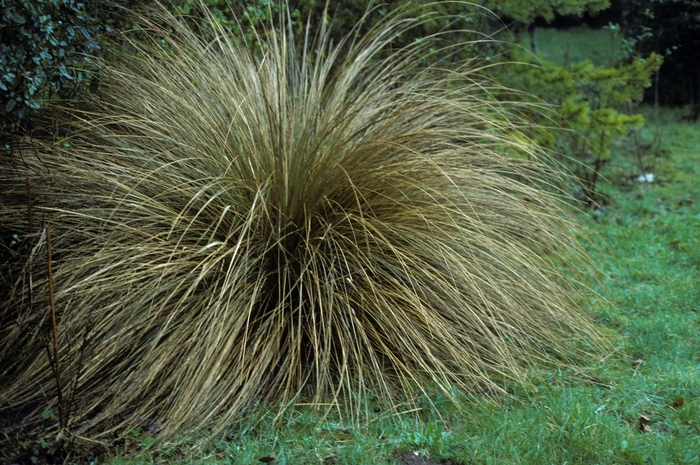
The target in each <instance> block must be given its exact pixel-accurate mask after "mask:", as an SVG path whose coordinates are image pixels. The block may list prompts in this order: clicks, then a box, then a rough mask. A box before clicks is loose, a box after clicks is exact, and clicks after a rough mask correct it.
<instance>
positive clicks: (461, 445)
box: [110, 33, 700, 464]
mask: <svg viewBox="0 0 700 465" xmlns="http://www.w3.org/2000/svg"><path fill="white" fill-rule="evenodd" d="M606 34H607V33H606ZM584 40H585V39H584ZM540 41H541V42H540V45H541V47H543V48H544V47H545V45H546V44H545V43H544V40H543V37H542V36H540ZM559 43H561V41H559ZM681 115H682V111H681V110H670V109H665V110H663V111H662V112H661V121H660V123H661V126H660V129H661V130H662V134H663V139H662V141H663V146H662V148H663V151H662V152H661V153H660V154H659V156H658V157H655V156H654V154H651V153H649V154H647V155H646V157H645V163H646V165H647V166H648V167H650V168H649V171H653V172H654V174H655V178H654V182H652V183H639V182H637V181H636V179H635V178H636V176H637V174H638V170H637V166H636V164H635V163H634V159H635V155H634V142H633V140H632V138H630V139H627V140H622V141H619V142H618V143H617V145H616V147H615V151H614V152H615V153H614V156H613V159H612V162H611V164H610V165H609V166H607V167H606V171H605V175H606V179H605V180H604V182H603V183H602V184H601V186H600V189H601V191H602V192H603V193H604V194H605V195H606V200H607V202H606V205H605V208H604V209H603V210H602V212H601V213H600V214H599V215H595V216H594V215H592V214H590V213H582V215H591V218H592V220H591V222H590V226H589V228H590V230H591V231H592V232H595V233H596V234H599V237H600V238H601V239H602V241H603V242H604V243H605V246H604V247H602V248H595V247H592V250H591V254H592V255H593V257H594V259H595V261H596V262H597V263H598V264H599V266H600V267H601V269H602V270H603V272H604V275H605V279H604V281H605V283H604V284H605V285H606V295H607V296H608V298H609V303H606V302H604V301H602V300H601V301H599V302H598V303H596V302H593V306H592V308H590V309H589V311H590V312H591V313H592V314H594V316H595V317H596V321H597V323H598V324H599V325H600V326H601V327H603V328H606V329H607V330H608V331H609V332H611V333H613V334H616V335H617V336H618V338H617V351H616V352H615V353H614V354H612V355H611V356H609V357H608V358H606V359H605V360H601V361H599V362H597V363H595V364H592V365H590V366H588V367H585V368H584V369H582V370H580V371H578V372H574V371H571V370H562V371H557V370H549V371H546V372H543V373H539V374H538V375H537V378H536V381H535V384H534V387H531V388H520V389H518V388H515V389H514V392H513V393H512V394H513V395H512V396H510V397H500V398H497V399H495V400H496V402H495V403H492V404H488V403H486V404H484V403H483V402H475V401H474V399H470V398H467V397H464V402H463V404H462V406H463V409H462V410H459V411H458V410H457V409H456V408H455V407H454V406H453V404H451V403H450V402H448V401H447V400H446V399H444V398H443V397H440V396H437V397H435V398H432V402H430V401H428V400H427V398H422V399H420V400H419V401H418V404H417V405H418V408H419V409H418V410H413V411H401V410H400V409H397V410H396V411H380V410H377V411H375V412H373V413H372V414H371V415H370V421H369V422H367V423H362V424H359V425H355V427H353V425H351V424H347V423H346V422H344V421H343V418H341V416H340V415H339V414H338V412H336V411H331V413H330V414H329V415H328V416H327V417H326V416H324V413H325V412H324V411H323V410H318V409H316V408H313V407H306V406H298V407H296V408H294V409H292V410H290V411H289V412H287V414H286V417H285V418H284V419H283V420H282V421H281V422H280V423H279V425H278V426H276V427H273V417H274V415H275V410H274V409H270V414H269V415H268V416H267V417H266V419H264V420H263V421H260V422H256V421H254V419H253V417H250V418H248V417H246V418H241V419H240V420H239V421H238V422H237V423H236V424H232V425H231V435H230V436H229V440H227V441H221V442H212V443H208V444H207V445H206V446H204V447H202V448H200V449H199V450H198V451H197V452H196V453H185V454H184V455H182V453H181V451H179V450H176V449H173V450H168V449H159V450H153V451H148V450H147V451H146V454H147V455H146V456H147V457H150V458H149V459H148V460H153V461H157V460H161V459H167V460H168V461H174V462H181V463H241V464H244V463H257V462H258V460H259V459H261V458H265V457H268V458H274V459H275V461H274V462H273V463H292V464H296V463H334V464H376V463H395V461H396V458H395V451H397V450H402V451H411V452H417V453H419V454H423V455H425V456H429V457H430V458H431V459H433V460H438V459H440V458H443V459H450V460H452V461H453V462H454V463H458V464H515V463H518V464H521V463H522V464H549V463H557V464H563V463H569V464H573V463H586V464H588V463H590V464H595V463H599V464H613V463H616V464H629V463H650V464H664V463H678V464H698V463H700V337H699V331H700V289H699V286H700V280H699V279H698V278H699V277H700V272H699V269H700V268H699V267H700V247H698V246H699V245H700V244H699V241H700V183H698V182H697V180H698V177H699V175H700V165H699V163H700V130H698V126H697V125H696V124H692V123H687V122H683V121H682V120H681ZM651 119H652V118H651V112H650V111H649V112H648V114H647V120H648V121H651ZM641 137H642V139H643V140H647V141H648V140H651V139H652V129H651V127H650V126H649V127H648V128H647V129H645V130H644V131H642V132H641ZM601 291H602V290H601ZM610 304H612V305H610ZM681 404H682V405H681ZM407 409H408V407H407ZM202 434H204V433H202ZM139 435H140V432H139V431H134V436H135V437H134V443H138V442H139V441H140V440H143V437H140V436H139ZM194 439H196V438H193V440H194ZM142 461H144V458H143V457H141V458H128V457H123V456H122V457H117V458H113V459H112V460H111V462H110V463H113V464H125V463H140V462H142Z"/></svg>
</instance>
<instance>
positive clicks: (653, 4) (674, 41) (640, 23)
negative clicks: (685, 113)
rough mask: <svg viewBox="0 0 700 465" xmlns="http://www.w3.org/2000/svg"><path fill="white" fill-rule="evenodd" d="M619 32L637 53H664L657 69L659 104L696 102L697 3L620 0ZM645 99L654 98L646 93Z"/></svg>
mask: <svg viewBox="0 0 700 465" xmlns="http://www.w3.org/2000/svg"><path fill="white" fill-rule="evenodd" d="M619 4H620V7H621V9H623V11H624V16H623V18H624V22H623V24H622V25H621V27H622V29H623V32H624V33H625V35H627V36H628V37H631V38H633V39H634V40H635V43H634V50H635V52H636V53H638V54H640V55H648V54H649V53H651V52H656V53H659V54H662V55H665V59H664V66H663V68H662V69H661V71H660V73H659V85H658V98H659V100H660V102H661V103H663V104H674V105H679V104H685V103H692V104H696V105H697V104H698V103H699V102H700V3H698V2H697V1H694V0H671V1H663V2H660V1H654V0H621V1H619ZM647 98H648V99H649V100H653V99H654V94H653V93H648V94H647Z"/></svg>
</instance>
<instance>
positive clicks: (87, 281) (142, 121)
mask: <svg viewBox="0 0 700 465" xmlns="http://www.w3.org/2000/svg"><path fill="white" fill-rule="evenodd" d="M163 20H165V21H167V22H168V23H169V28H170V30H169V31H168V32H166V31H165V30H161V29H158V28H157V27H156V26H154V25H153V24H149V23H147V21H146V20H142V24H144V25H145V26H144V28H145V29H144V30H147V31H149V30H150V32H149V33H148V34H149V35H150V37H151V40H149V41H142V42H140V43H138V44H132V45H131V47H132V51H131V52H129V53H128V54H126V55H125V56H123V57H122V58H118V59H117V60H116V63H112V64H111V65H109V66H107V68H106V72H105V78H104V79H103V80H102V83H101V90H100V95H99V98H96V99H95V101H94V102H93V104H92V110H90V111H76V110H73V111H68V110H66V111H65V112H64V113H63V114H64V116H65V118H64V119H65V121H61V122H60V124H61V125H70V131H71V137H70V138H69V139H68V140H67V141H61V142H60V143H58V144H55V145H54V146H52V147H48V146H47V147H45V149H44V150H42V151H41V153H40V154H39V155H37V156H34V155H29V154H25V156H24V157H23V158H22V159H21V160H20V161H17V160H15V162H14V164H13V167H12V168H11V169H10V168H6V167H3V168H2V177H3V179H2V180H0V181H1V182H0V185H1V186H2V187H0V189H2V195H3V196H4V197H3V198H5V199H8V201H7V202H5V203H4V205H6V206H7V208H6V209H5V210H4V211H3V215H4V216H3V218H2V221H4V222H5V225H6V227H10V228H16V230H18V231H26V221H27V220H26V203H25V202H23V201H22V200H23V197H22V192H24V191H23V189H24V182H25V178H27V177H29V178H31V179H32V185H33V186H34V187H33V188H34V192H33V206H34V218H35V223H37V224H38V223H39V221H40V220H43V221H45V223H44V224H45V226H50V227H51V228H52V239H53V240H52V249H53V254H54V259H53V260H52V262H53V263H52V265H53V271H54V281H55V301H56V306H57V312H58V315H59V318H58V334H59V347H58V348H59V353H60V357H61V359H60V360H61V372H62V374H63V378H64V379H63V386H64V391H66V392H67V391H69V390H70V389H76V394H75V401H76V402H75V406H74V408H73V411H74V412H75V415H74V418H75V422H74V424H73V426H74V428H75V429H76V430H77V431H78V432H82V434H93V435H94V434H96V432H98V431H109V430H116V431H123V430H124V428H129V427H133V426H134V425H136V424H138V423H139V422H141V421H143V420H144V419H150V420H152V421H154V423H155V424H156V425H157V426H158V428H159V432H160V433H159V434H160V435H161V436H160V437H162V438H166V439H172V438H173V433H174V432H185V431H188V429H190V428H198V427H204V428H209V427H211V428H214V430H215V431H220V429H218V428H222V427H225V425H226V424H227V423H230V421H231V420H232V419H233V418H234V417H235V416H236V415H238V414H239V413H240V412H242V411H243V410H245V409H247V408H250V407H253V406H254V405H256V404H255V403H256V402H265V401H272V402H283V403H284V402H287V401H294V400H295V399H300V398H304V399H306V400H305V401H306V402H326V403H327V402H328V401H329V399H335V400H336V401H337V402H338V403H339V404H344V405H349V406H350V407H352V409H353V410H354V411H355V412H356V413H359V412H360V411H361V410H359V409H360V408H361V407H362V405H363V404H362V403H361V402H359V403H358V401H357V399H362V398H364V396H365V395H366V394H367V393H372V394H373V395H374V396H375V397H376V398H378V399H379V400H380V401H383V402H385V403H386V404H385V405H391V404H398V403H401V402H405V401H406V400H407V399H408V398H409V397H411V396H412V395H413V393H414V392H415V391H414V390H415V389H423V388H429V389H432V388H433V387H435V386H437V387H441V388H443V389H445V390H446V392H450V389H451V388H452V387H454V386H456V387H458V388H460V389H477V390H479V389H488V390H493V389H500V388H501V386H502V383H503V382H504V381H507V380H508V379H516V378H521V377H522V375H523V374H524V373H525V372H526V371H527V368H528V366H529V365H531V364H532V363H533V362H538V363H539V362H542V361H547V360H550V361H551V360H553V357H555V358H558V359H561V360H567V357H569V356H572V355H577V354H578V353H579V350H580V347H581V346H580V345H579V343H580V342H581V341H582V340H583V339H587V338H588V339H592V340H594V341H595V340H596V339H597V338H598V336H597V335H596V331H595V330H594V329H593V327H592V326H591V324H590V323H589V322H588V320H587V319H586V317H585V316H583V315H582V312H581V310H580V309H579V308H578V307H577V306H576V304H575V303H574V302H573V299H572V298H571V296H572V295H574V294H572V292H573V289H572V286H570V285H569V284H567V283H566V279H565V278H564V277H563V276H562V275H561V270H563V269H565V266H566V263H570V264H571V263H573V264H579V265H580V263H581V261H582V258H583V257H584V255H583V254H582V252H581V250H580V247H579V246H577V245H576V241H575V238H574V232H573V228H572V224H571V223H569V222H568V220H566V219H565V218H566V215H565V214H564V213H563V212H565V210H566V206H565V203H564V202H563V201H562V200H561V199H560V197H559V196H558V194H557V191H556V189H554V187H552V186H554V185H555V184H556V183H557V182H558V180H556V179H555V177H553V176H554V172H553V171H552V170H550V169H548V168H547V167H546V165H545V164H544V163H543V162H541V161H539V156H538V154H537V151H536V150H535V148H534V147H532V146H531V145H529V144H528V143H526V142H521V141H523V140H525V138H524V137H522V136H521V134H520V133H521V131H519V129H518V124H517V123H515V122H514V121H517V117H516V116H515V110H516V108H515V107H514V106H513V104H509V103H500V104H496V103H495V102H496V100H495V99H494V97H493V96H494V95H496V94H497V93H498V89H497V88H496V87H495V86H493V85H491V84H488V85H485V84H484V82H485V81H483V80H481V81H480V80H479V79H477V74H476V71H475V70H471V69H470V68H468V67H466V66H465V67H464V68H463V69H459V70H457V71H455V70H453V71H449V72H448V71H445V70H443V69H440V67H439V64H438V65H433V66H429V67H424V68H420V66H421V56H422V55H423V54H424V53H425V52H426V49H425V46H424V45H422V44H416V45H415V46H414V47H412V48H409V49H408V50H404V51H400V52H396V51H394V52H390V53H387V52H386V49H387V46H388V45H389V44H390V42H391V40H392V37H394V36H395V35H396V34H398V33H400V32H401V31H402V30H405V29H407V28H411V27H413V26H414V25H415V24H416V23H417V21H420V20H421V19H419V20H414V21H411V20H407V19H405V18H403V19H402V17H396V18H393V19H391V20H388V21H386V22H383V23H381V24H380V26H378V27H377V28H375V29H374V30H373V31H372V32H371V33H370V35H369V36H367V37H365V38H364V39H356V40H354V41H348V42H347V43H345V44H339V45H337V46H331V45H330V44H328V43H326V42H324V41H323V40H322V39H320V40H316V41H315V42H314V41H312V40H311V39H310V38H309V40H308V42H309V43H311V42H313V45H307V46H306V47H304V46H301V45H299V44H297V45H294V44H291V43H290V41H289V40H288V39H287V38H285V37H274V35H272V37H271V38H270V39H268V42H267V45H263V47H262V51H260V50H258V51H257V52H255V53H250V52H249V51H248V49H242V48H236V47H235V46H233V45H231V44H230V42H229V41H227V40H226V38H225V36H224V35H223V34H222V31H217V30H216V28H215V27H214V26H211V28H212V31H213V32H216V33H218V34H219V38H218V39H216V40H213V41H210V42H205V41H203V40H202V39H201V38H200V37H199V36H197V35H195V34H194V33H192V32H190V31H188V30H187V29H186V28H184V27H183V26H179V25H178V24H177V23H176V22H174V20H170V19H168V18H167V17H166V16H165V15H164V14H161V18H160V21H163ZM149 27H150V28H152V29H148V28H149ZM519 141H520V142H519ZM64 142H67V143H64ZM10 197H11V198H12V201H11V202H10V201H9V199H10ZM36 229H37V230H38V231H39V226H36ZM29 239H30V240H31V241H32V242H31V243H32V244H33V245H34V250H33V252H32V255H31V259H30V260H28V261H27V262H26V265H25V269H24V273H23V274H22V276H21V277H20V278H19V279H18V280H17V282H16V285H15V287H14V288H13V289H12V291H11V294H12V296H11V298H10V299H8V301H7V302H2V303H0V305H2V307H1V309H2V312H3V314H4V315H5V317H4V318H3V320H4V321H5V327H3V328H2V332H1V333H0V336H1V337H2V339H3V340H2V346H1V348H0V350H3V351H4V352H2V364H1V365H0V367H1V368H0V370H2V373H0V378H1V379H3V381H4V384H3V386H2V392H1V393H0V395H1V396H4V398H5V399H7V398H10V399H12V402H13V405H17V404H24V403H28V405H34V406H36V412H41V411H42V410H44V409H45V408H47V404H46V402H48V403H49V407H52V408H53V409H55V408H56V400H55V394H56V387H55V385H56V383H55V380H54V379H53V372H52V368H51V365H50V364H49V360H48V357H47V355H46V354H47V353H46V349H45V347H44V343H49V344H50V343H51V339H50V338H51V336H50V334H51V333H50V331H45V330H46V329H47V325H48V321H49V317H50V316H49V315H50V312H49V310H48V303H47V302H48V300H47V297H46V296H47V290H46V289H47V286H46V278H45V277H46V273H45V268H44V266H45V262H46V250H45V246H46V242H45V234H43V233H42V232H41V231H39V232H35V233H34V234H33V235H31V236H29ZM30 277H31V280H30ZM8 320H12V321H11V322H8ZM42 334H43V336H42ZM42 341H43V342H42ZM18 347H21V350H18V349H17V348H18ZM569 360H570V359H569ZM10 375H11V380H10V381H8V379H9V378H8V376H10ZM76 379H77V381H75V384H73V381H74V380H76ZM76 386H77V387H76ZM4 405H5V406H7V404H4Z"/></svg>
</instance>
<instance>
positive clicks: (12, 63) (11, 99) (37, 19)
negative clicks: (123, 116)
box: [0, 0, 102, 121]
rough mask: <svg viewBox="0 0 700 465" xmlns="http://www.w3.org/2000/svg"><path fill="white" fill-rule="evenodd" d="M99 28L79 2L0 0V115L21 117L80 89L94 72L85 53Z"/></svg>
mask: <svg viewBox="0 0 700 465" xmlns="http://www.w3.org/2000/svg"><path fill="white" fill-rule="evenodd" d="M101 30H102V28H101V26H100V25H99V23H98V22H97V20H96V19H95V17H94V16H92V15H91V14H89V13H88V11H87V6H86V4H85V3H83V2H80V1H75V0H0V37H2V44H1V45H0V47H2V48H1V53H0V115H2V116H4V119H6V121H7V119H10V120H18V119H22V118H24V117H25V116H27V114H28V112H29V111H30V110H32V109H38V108H40V107H41V106H42V105H43V103H44V102H46V101H48V100H50V99H52V98H54V97H57V98H74V97H75V96H76V95H77V94H78V93H80V91H81V90H83V89H84V88H85V85H86V84H87V83H88V82H90V81H91V80H92V79H93V78H94V77H95V76H96V75H97V74H98V73H99V70H98V68H97V67H96V66H95V65H94V63H93V61H92V60H91V59H90V54H92V53H94V52H95V51H97V50H99V49H100V45H99V41H98V36H99V34H100V32H101Z"/></svg>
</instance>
